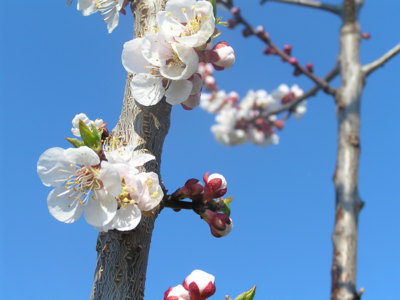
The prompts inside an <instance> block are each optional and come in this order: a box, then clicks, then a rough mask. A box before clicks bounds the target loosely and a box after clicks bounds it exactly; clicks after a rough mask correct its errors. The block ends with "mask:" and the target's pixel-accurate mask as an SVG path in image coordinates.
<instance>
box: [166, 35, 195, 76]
mask: <svg viewBox="0 0 400 300" xmlns="http://www.w3.org/2000/svg"><path fill="white" fill-rule="evenodd" d="M171 46H172V49H173V50H174V52H175V53H176V55H177V56H178V58H179V60H180V61H177V62H172V63H171V62H170V59H172V58H173V57H169V58H167V59H165V60H164V61H162V66H161V67H160V74H161V75H162V76H164V77H165V78H168V79H172V80H180V79H188V78H189V77H191V76H192V75H193V74H194V73H195V72H196V71H197V68H198V66H199V57H198V56H197V54H196V51H194V49H193V48H192V47H187V46H185V45H181V44H176V43H173V44H171Z"/></svg>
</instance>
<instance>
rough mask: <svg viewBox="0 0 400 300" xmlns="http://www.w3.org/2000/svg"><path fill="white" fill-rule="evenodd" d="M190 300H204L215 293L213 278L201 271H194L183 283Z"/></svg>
mask: <svg viewBox="0 0 400 300" xmlns="http://www.w3.org/2000/svg"><path fill="white" fill-rule="evenodd" d="M183 287H184V288H185V289H186V290H188V291H189V294H190V300H204V299H207V298H209V297H211V296H212V295H214V293H215V290H216V288H215V277H214V276H213V275H211V274H208V273H206V272H204V271H201V270H194V271H193V272H192V273H190V275H189V276H188V277H186V278H185V280H184V282H183Z"/></svg>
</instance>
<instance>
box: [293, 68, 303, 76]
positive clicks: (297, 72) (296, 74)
mask: <svg viewBox="0 0 400 300" xmlns="http://www.w3.org/2000/svg"><path fill="white" fill-rule="evenodd" d="M301 74H303V71H302V70H301V69H300V68H298V67H296V68H295V69H294V71H293V76H300V75H301Z"/></svg>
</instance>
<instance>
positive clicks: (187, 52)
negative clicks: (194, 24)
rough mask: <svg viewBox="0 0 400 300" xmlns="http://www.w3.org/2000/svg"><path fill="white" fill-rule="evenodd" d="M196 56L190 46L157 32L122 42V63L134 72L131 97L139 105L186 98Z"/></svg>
mask: <svg viewBox="0 0 400 300" xmlns="http://www.w3.org/2000/svg"><path fill="white" fill-rule="evenodd" d="M198 62H199V58H198V56H197V54H196V52H195V51H194V49H193V48H191V47H187V46H185V45H183V44H178V43H176V42H169V41H167V39H166V37H164V36H163V35H162V34H160V33H156V34H148V35H146V36H145V37H144V38H136V39H133V40H131V41H129V42H127V43H125V44H124V49H123V52H122V64H123V65H124V67H125V69H126V70H127V71H128V72H129V73H132V74H134V75H133V77H132V79H131V91H132V96H133V97H134V98H135V100H136V101H137V102H139V103H140V104H142V105H146V106H150V105H155V104H157V103H158V102H159V101H160V100H161V99H162V97H164V96H165V97H166V101H167V102H168V103H170V104H179V103H182V102H184V101H186V100H187V99H188V97H189V96H190V95H191V93H192V89H193V84H192V82H191V81H190V80H189V79H190V77H192V75H193V74H194V73H195V72H196V70H197V66H198Z"/></svg>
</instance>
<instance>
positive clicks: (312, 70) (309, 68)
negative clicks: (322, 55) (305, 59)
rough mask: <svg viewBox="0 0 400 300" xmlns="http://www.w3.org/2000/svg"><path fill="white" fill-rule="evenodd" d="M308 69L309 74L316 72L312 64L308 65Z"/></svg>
mask: <svg viewBox="0 0 400 300" xmlns="http://www.w3.org/2000/svg"><path fill="white" fill-rule="evenodd" d="M306 68H307V70H308V72H311V73H313V72H314V65H313V64H312V63H307V64H306Z"/></svg>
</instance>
